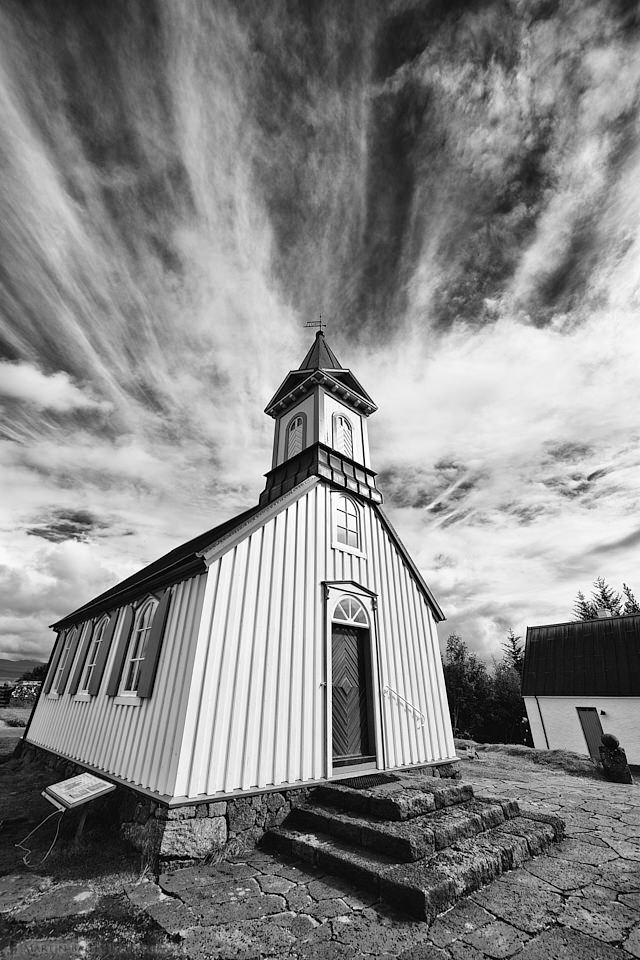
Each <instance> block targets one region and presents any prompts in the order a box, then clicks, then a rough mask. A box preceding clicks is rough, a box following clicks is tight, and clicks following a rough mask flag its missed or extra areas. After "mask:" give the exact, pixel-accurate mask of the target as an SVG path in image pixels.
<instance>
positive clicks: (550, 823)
mask: <svg viewBox="0 0 640 960" xmlns="http://www.w3.org/2000/svg"><path fill="white" fill-rule="evenodd" d="M562 827H563V824H562V821H561V820H559V819H558V818H557V817H542V816H540V818H536V819H533V817H516V818H515V819H512V820H508V821H507V822H505V823H502V824H501V825H500V826H497V827H494V828H493V829H492V830H490V831H489V832H484V833H481V834H478V835H477V836H474V837H471V838H469V839H465V840H459V841H456V842H455V843H454V844H453V845H452V846H450V847H448V848H447V849H445V850H441V851H439V852H437V853H434V854H433V855H432V856H428V857H425V858H424V859H421V860H415V861H413V862H404V863H398V862H397V860H394V858H393V857H391V856H389V855H388V854H385V853H382V852H379V851H376V850H373V849H362V848H358V847H356V846H354V845H353V844H351V843H348V842H346V841H344V840H339V839H337V838H336V837H335V836H332V835H331V834H328V833H322V832H316V831H314V832H305V831H303V830H299V829H297V828H295V827H291V826H288V825H283V826H282V827H277V828H275V829H273V830H271V831H269V833H268V834H266V835H265V838H264V841H263V842H264V843H265V845H266V846H269V847H271V848H275V849H277V850H279V851H281V852H282V853H285V854H287V855H289V856H297V857H300V858H301V859H303V860H307V861H308V862H310V863H313V864H315V865H316V866H319V867H321V868H323V869H325V870H327V871H328V872H330V873H333V874H335V875H337V876H341V877H346V878H348V879H350V880H352V881H353V882H354V883H356V884H357V885H359V886H361V887H364V888H365V889H368V890H373V891H374V892H376V893H378V894H379V895H380V896H381V897H383V898H384V899H385V900H387V901H389V902H391V903H394V904H396V905H397V906H398V907H400V908H401V909H403V910H405V911H407V912H408V913H411V914H413V915H414V916H416V917H419V918H420V919H423V920H427V921H429V922H431V921H432V920H433V919H434V918H435V917H436V916H437V915H438V914H439V913H442V911H444V910H448V909H449V907H451V906H453V904H454V903H456V902H457V900H459V899H460V897H462V896H465V895H466V894H468V893H471V892H472V891H473V890H477V889H479V888H480V887H481V886H484V885H485V884H487V883H489V882H490V881H491V880H494V879H495V878H496V877H497V876H499V875H500V874H501V873H503V872H504V871H506V870H512V869H514V868H516V867H519V866H521V865H522V864H523V863H524V862H526V861H527V860H528V859H530V858H531V857H532V856H535V855H536V854H539V853H542V852H543V851H544V850H546V848H547V847H548V846H549V844H551V843H552V842H553V841H554V840H556V839H560V838H561V836H562Z"/></svg>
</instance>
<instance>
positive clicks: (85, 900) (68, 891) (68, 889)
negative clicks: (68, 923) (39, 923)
mask: <svg viewBox="0 0 640 960" xmlns="http://www.w3.org/2000/svg"><path fill="white" fill-rule="evenodd" d="M96 900H97V897H96V895H95V893H94V892H93V890H92V889H91V888H90V887H87V886H86V885H84V884H80V883H72V884H69V885H68V886H60V887H55V888H54V889H53V890H51V891H49V893H45V894H44V895H43V896H42V897H40V899H39V900H36V901H35V903H30V904H29V906H27V907H23V909H22V910H19V911H18V912H17V913H16V914H15V918H16V920H22V921H30V920H52V919H54V918H56V917H74V916H78V915H79V914H82V913H91V911H92V910H93V909H94V907H95V905H96Z"/></svg>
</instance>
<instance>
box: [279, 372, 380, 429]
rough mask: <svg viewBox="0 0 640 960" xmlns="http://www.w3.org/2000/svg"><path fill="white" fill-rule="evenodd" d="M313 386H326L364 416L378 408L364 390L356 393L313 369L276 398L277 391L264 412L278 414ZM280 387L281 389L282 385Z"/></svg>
mask: <svg viewBox="0 0 640 960" xmlns="http://www.w3.org/2000/svg"><path fill="white" fill-rule="evenodd" d="M292 372H296V371H292ZM340 372H342V371H340ZM285 383H286V381H285ZM283 385H284V384H283ZM314 386H323V387H326V388H327V389H328V390H329V391H330V392H331V393H333V394H337V395H338V396H340V397H342V399H344V400H346V401H347V403H350V404H351V405H352V406H353V407H355V408H356V410H362V413H363V414H364V415H365V416H366V417H368V416H370V415H371V414H372V413H375V411H376V410H377V409H378V408H377V406H376V405H375V403H373V401H372V400H371V399H370V398H369V397H368V396H366V395H363V394H364V391H363V392H362V394H360V393H356V391H355V390H351V389H350V388H349V387H347V386H346V385H345V384H344V383H341V382H340V381H339V380H336V378H335V377H332V376H329V375H328V374H327V373H325V372H324V371H323V370H315V371H314V372H313V373H312V374H311V376H309V377H307V378H306V379H305V380H303V381H302V382H301V383H298V384H296V385H295V387H293V388H292V389H291V390H290V391H288V393H286V394H285V395H284V396H282V397H279V398H278V394H279V392H280V391H277V392H276V393H275V394H274V396H273V398H272V399H271V400H270V401H269V403H268V405H267V406H266V407H265V410H264V412H265V413H266V414H268V416H270V417H277V416H279V415H280V414H282V413H284V412H285V411H286V410H287V409H288V408H289V407H291V406H293V405H294V404H295V403H296V402H297V401H298V399H299V398H300V397H301V396H302V395H304V394H305V393H308V392H309V390H310V389H312V388H313V387H314ZM280 389H282V387H281V388H280Z"/></svg>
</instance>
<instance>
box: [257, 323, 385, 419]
mask: <svg viewBox="0 0 640 960" xmlns="http://www.w3.org/2000/svg"><path fill="white" fill-rule="evenodd" d="M318 383H323V384H324V385H325V386H328V387H329V389H331V392H332V393H336V394H338V395H342V396H343V399H344V400H346V401H347V402H351V403H352V404H353V405H354V406H355V407H356V408H358V409H360V411H361V412H362V413H364V415H365V416H369V414H370V413H373V412H374V411H375V410H377V409H378V408H377V407H376V405H375V403H374V402H373V400H372V399H371V397H370V396H369V394H368V393H367V392H366V390H365V389H364V388H363V387H362V386H361V385H360V384H359V383H358V381H357V380H356V378H355V377H354V375H353V374H352V373H351V371H350V370H347V369H346V368H345V367H343V366H342V364H341V363H340V361H339V360H338V358H337V357H336V355H335V353H334V352H333V350H332V349H331V347H330V346H329V344H328V343H327V341H326V340H325V336H324V333H323V332H322V330H318V332H317V333H316V335H315V339H314V341H313V343H312V344H311V347H310V348H309V350H308V351H307V354H306V356H305V358H304V360H303V361H302V363H301V364H300V366H299V367H298V369H297V370H290V371H289V373H288V374H287V376H286V377H285V378H284V380H283V382H282V383H281V384H280V386H279V388H278V390H277V391H276V393H275V394H274V396H273V397H272V398H271V400H270V401H269V403H268V404H267V406H266V407H265V411H264V412H265V413H268V414H269V416H272V417H276V416H279V415H280V414H281V413H282V412H283V411H284V410H285V409H286V408H287V407H289V406H291V405H292V404H293V403H297V402H298V400H299V399H300V398H301V396H302V395H303V394H304V393H307V392H309V391H310V390H311V389H312V388H313V386H315V385H316V384H318Z"/></svg>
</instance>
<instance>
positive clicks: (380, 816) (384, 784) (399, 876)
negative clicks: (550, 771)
mask: <svg viewBox="0 0 640 960" xmlns="http://www.w3.org/2000/svg"><path fill="white" fill-rule="evenodd" d="M368 782H369V783H373V784H374V786H367V785H366V784H367V779H366V778H359V779H358V780H354V781H344V780H343V781H341V782H336V783H327V784H324V785H322V786H319V787H316V788H315V789H314V790H313V791H312V793H311V795H310V797H309V800H308V801H307V802H306V803H304V804H302V805H301V806H299V807H296V809H295V810H293V811H292V813H291V814H290V815H289V817H288V818H287V820H286V821H285V822H284V823H283V824H282V826H280V827H276V828H274V829H272V830H270V831H269V832H268V833H267V834H266V835H265V837H264V839H263V845H264V846H267V847H269V848H270V849H275V850H279V851H281V852H282V853H285V854H288V855H290V856H294V857H299V858H301V859H303V860H307V861H309V862H311V863H313V864H315V865H316V866H318V867H320V868H322V869H323V870H325V871H327V872H328V873H332V874H334V875H337V876H340V877H346V878H348V879H350V880H351V881H352V882H354V883H355V884H356V885H358V886H361V887H364V888H365V889H367V890H373V891H374V892H376V893H378V894H379V896H380V897H381V898H382V899H383V900H387V901H388V902H390V903H393V904H395V905H396V906H398V907H400V908H401V909H403V910H405V911H407V912H408V913H411V914H413V915H414V916H416V917H419V918H421V919H424V920H427V921H429V922H431V921H432V920H433V919H434V918H435V917H436V916H437V915H438V914H439V913H442V912H443V911H444V910H447V909H448V908H449V907H451V906H453V904H454V903H455V902H456V901H457V900H459V899H460V897H463V896H465V895H466V894H468V893H471V892H472V891H473V890H477V889H478V888H479V887H481V886H484V884H487V883H490V882H491V881H492V880H493V879H495V878H496V877H497V876H499V875H500V874H501V873H504V872H505V871H506V870H512V869H514V868H516V867H519V866H521V865H522V864H523V863H524V862H525V861H526V860H529V859H530V858H531V857H533V856H535V855H536V854H539V853H542V852H543V851H544V850H545V849H546V848H547V847H548V846H549V845H550V844H551V843H553V842H554V841H556V840H560V839H562V835H563V831H564V823H563V821H562V820H560V818H559V817H554V816H550V815H545V814H538V813H534V812H527V813H526V814H525V815H523V814H522V812H521V811H520V808H519V806H518V804H517V803H516V802H515V801H514V800H495V799H489V798H481V797H474V793H473V788H472V787H471V786H469V785H467V784H461V783H458V782H457V781H453V780H437V779H434V778H433V777H430V776H422V777H419V776H416V775H415V774H401V775H394V774H382V775H379V774H378V775H375V776H374V777H373V778H371V779H370V780H369V781H368ZM352 784H355V786H354V785H352Z"/></svg>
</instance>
